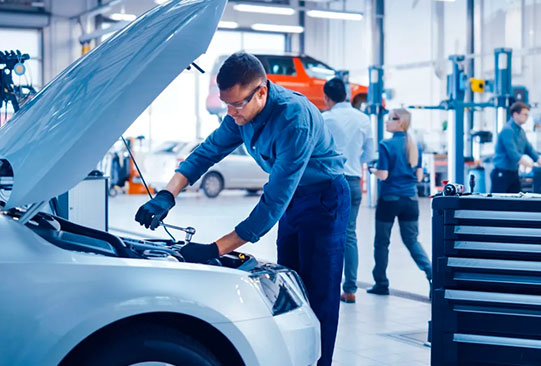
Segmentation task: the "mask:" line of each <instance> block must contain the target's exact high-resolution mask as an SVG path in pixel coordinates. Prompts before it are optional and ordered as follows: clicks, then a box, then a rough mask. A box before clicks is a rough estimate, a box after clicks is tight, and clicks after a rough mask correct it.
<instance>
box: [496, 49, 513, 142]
mask: <svg viewBox="0 0 541 366" xmlns="http://www.w3.org/2000/svg"><path fill="white" fill-rule="evenodd" d="M512 52H513V51H512V50H511V49H510V48H497V49H495V50H494V73H495V75H494V76H495V77H494V94H495V99H494V104H495V107H496V115H497V119H496V126H495V127H496V128H495V131H494V136H497V135H498V134H499V133H500V131H501V130H502V128H503V126H504V125H505V123H506V122H507V120H508V119H509V107H510V103H511V100H512V98H513V92H512V86H511V56H512Z"/></svg>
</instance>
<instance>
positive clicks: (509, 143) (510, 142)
mask: <svg viewBox="0 0 541 366" xmlns="http://www.w3.org/2000/svg"><path fill="white" fill-rule="evenodd" d="M498 143H500V146H501V147H502V149H503V150H504V151H505V154H506V155H507V157H508V158H509V159H510V160H511V161H512V162H513V163H514V164H520V161H521V158H522V154H521V153H519V151H518V146H517V144H515V141H514V139H513V132H512V131H511V130H510V129H504V130H502V132H500V135H499V136H498Z"/></svg>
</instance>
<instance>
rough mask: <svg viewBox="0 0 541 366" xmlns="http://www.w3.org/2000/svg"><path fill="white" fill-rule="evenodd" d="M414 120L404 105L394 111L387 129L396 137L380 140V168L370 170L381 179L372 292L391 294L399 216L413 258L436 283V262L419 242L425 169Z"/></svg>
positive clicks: (390, 114) (404, 239)
mask: <svg viewBox="0 0 541 366" xmlns="http://www.w3.org/2000/svg"><path fill="white" fill-rule="evenodd" d="M410 123H411V114H410V113H409V112H408V111H407V110H405V109H403V108H399V109H393V110H391V112H390V113H389V116H388V119H387V121H386V123H385V128H386V129H387V131H388V132H392V133H393V137H392V138H390V139H385V140H382V141H381V142H380V143H379V149H378V151H379V159H378V163H377V168H371V169H370V171H371V172H372V173H373V174H375V175H376V177H378V179H380V180H381V182H380V185H379V199H378V205H377V207H376V237H375V239H374V261H375V266H374V270H373V271H372V275H373V276H374V281H375V282H376V284H375V285H374V286H373V287H372V288H370V289H368V290H367V292H368V293H370V294H376V295H388V294H389V280H388V279H387V276H386V274H385V272H386V270H387V263H388V261H389V243H390V239H391V230H392V228H393V223H394V219H395V217H398V225H399V226H400V236H401V237H402V241H403V242H404V244H405V245H406V248H407V249H408V250H409V252H410V255H411V257H412V258H413V260H414V261H415V263H416V264H417V266H418V267H419V269H421V270H422V271H424V272H425V274H426V278H427V279H428V282H429V285H431V282H432V265H431V264H430V260H429V259H428V257H427V255H426V252H425V251H424V249H423V247H422V246H421V244H420V243H419V242H418V241H417V235H418V234H419V202H418V198H417V183H418V182H420V181H421V179H422V178H423V168H422V159H421V151H420V149H419V148H418V147H417V144H416V143H415V141H414V140H413V138H412V137H411V136H410V135H409V134H408V133H407V131H408V128H409V126H410ZM430 287H431V286H430ZM431 292H432V291H431Z"/></svg>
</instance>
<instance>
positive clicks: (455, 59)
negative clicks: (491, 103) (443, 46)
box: [447, 55, 466, 184]
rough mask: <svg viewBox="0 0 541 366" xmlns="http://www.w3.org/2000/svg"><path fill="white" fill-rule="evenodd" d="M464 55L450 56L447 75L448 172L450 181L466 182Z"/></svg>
mask: <svg viewBox="0 0 541 366" xmlns="http://www.w3.org/2000/svg"><path fill="white" fill-rule="evenodd" d="M464 60H465V57H464V56H463V55H452V56H449V61H450V62H451V73H450V74H449V75H447V99H448V100H447V103H448V119H447V172H448V179H449V182H455V183H460V184H464V96H465V90H466V75H465V73H464Z"/></svg>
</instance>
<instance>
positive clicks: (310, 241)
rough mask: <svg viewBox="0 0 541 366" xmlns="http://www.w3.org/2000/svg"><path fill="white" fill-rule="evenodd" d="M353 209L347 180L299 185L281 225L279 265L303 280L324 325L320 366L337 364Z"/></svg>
mask: <svg viewBox="0 0 541 366" xmlns="http://www.w3.org/2000/svg"><path fill="white" fill-rule="evenodd" d="M349 210H350V193H349V186H348V183H347V182H346V180H345V178H344V177H343V176H339V177H337V178H335V179H333V180H329V181H326V182H323V183H318V184H311V185H307V186H301V187H298V188H297V190H296V191H295V194H294V196H293V199H292V200H291V202H290V204H289V206H288V208H287V210H286V212H285V213H284V215H283V216H282V218H281V219H280V224H279V226H278V239H277V246H278V263H279V264H281V265H284V266H286V267H289V268H291V269H293V270H295V271H296V272H297V273H298V274H299V275H300V277H301V278H302V280H303V282H304V284H305V286H306V290H307V292H308V299H309V301H310V306H311V307H312V309H313V310H314V313H315V314H316V316H317V318H318V319H319V322H320V324H321V358H320V359H319V362H318V365H319V366H327V365H331V364H332V354H333V350H334V343H335V339H336V330H337V327H338V311H339V307H340V282H341V280H342V268H343V263H344V244H345V241H346V227H347V223H348V217H349Z"/></svg>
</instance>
